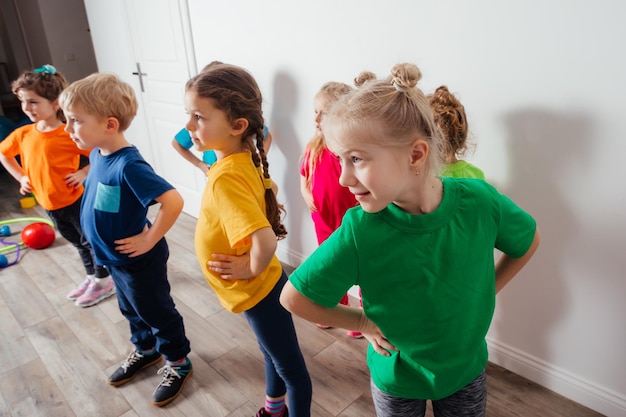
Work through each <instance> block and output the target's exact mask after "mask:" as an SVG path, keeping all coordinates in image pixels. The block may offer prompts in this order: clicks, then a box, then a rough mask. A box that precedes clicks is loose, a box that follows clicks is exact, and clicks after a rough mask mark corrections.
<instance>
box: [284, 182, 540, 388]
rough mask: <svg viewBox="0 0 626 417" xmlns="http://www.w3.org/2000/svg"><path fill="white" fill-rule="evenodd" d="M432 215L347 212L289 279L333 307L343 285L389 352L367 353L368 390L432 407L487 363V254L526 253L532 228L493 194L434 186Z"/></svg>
mask: <svg viewBox="0 0 626 417" xmlns="http://www.w3.org/2000/svg"><path fill="white" fill-rule="evenodd" d="M443 186H444V193H443V199H442V201H441V204H440V205H439V207H438V208H437V209H436V210H435V211H433V212H431V213H427V214H423V215H412V214H409V213H407V212H405V211H403V210H401V209H400V208H398V207H397V206H395V205H393V204H392V205H389V206H388V207H386V208H385V209H384V210H382V211H380V212H378V213H367V212H365V211H363V210H362V208H361V207H355V208H353V209H350V210H349V211H348V212H347V213H346V215H345V217H344V219H343V223H342V225H341V226H340V227H339V228H338V229H337V230H336V231H335V233H333V234H332V235H331V236H330V237H329V238H328V239H327V240H326V241H325V242H324V243H322V245H321V246H320V247H319V248H318V249H317V250H316V251H315V252H314V253H313V254H312V255H311V256H310V257H309V258H308V259H307V260H306V261H305V262H304V263H303V264H302V265H301V266H300V267H298V268H297V269H296V270H295V271H294V272H293V273H292V274H291V275H290V277H289V279H290V281H291V283H292V284H293V286H294V287H295V288H296V289H297V290H298V291H299V292H300V293H302V294H303V295H304V296H305V297H307V298H309V299H311V300H312V301H314V302H316V303H318V304H320V305H323V306H325V307H329V308H332V307H334V306H336V305H337V303H338V302H339V300H340V299H341V297H342V296H343V294H345V293H346V291H347V290H348V289H349V288H350V287H351V286H352V285H359V286H360V287H361V292H362V299H363V309H364V311H365V313H366V315H367V317H368V318H369V319H370V320H372V321H373V322H374V323H375V324H376V325H377V326H378V327H379V328H380V329H381V331H382V332H383V334H384V335H385V336H386V337H387V338H388V339H389V341H390V342H391V343H392V344H393V345H394V346H396V347H397V348H398V349H399V351H398V352H390V353H391V356H390V357H387V356H382V355H379V354H377V353H376V352H375V351H374V350H373V349H372V347H371V345H370V346H369V348H368V355H367V362H368V366H369V369H370V373H371V376H372V379H373V381H374V383H375V384H376V386H377V387H378V388H379V389H380V390H382V391H384V392H386V393H388V394H391V395H394V396H397V397H402V398H420V399H433V400H437V399H441V398H444V397H447V396H449V395H451V394H453V393H455V392H456V391H458V390H459V389H461V388H463V387H464V386H465V385H467V384H468V383H470V382H471V381H472V380H474V379H475V378H476V377H477V376H478V375H479V374H480V373H481V372H482V370H483V369H484V368H485V365H486V363H487V345H486V342H485V336H486V334H487V330H488V329H489V325H490V323H491V319H492V316H493V312H494V308H495V266H494V248H497V249H499V250H501V251H502V252H504V253H506V254H507V255H509V256H512V257H516V258H517V257H521V256H523V255H524V254H525V253H526V252H527V250H528V248H529V247H530V245H531V243H532V241H533V238H534V234H535V228H536V224H535V221H534V219H533V218H532V217H531V216H530V215H528V214H527V213H526V212H524V211H523V210H522V209H520V208H519V207H518V206H517V205H516V204H515V203H513V202H512V201H511V200H510V199H508V198H507V197H506V196H504V195H502V194H500V193H499V192H498V191H497V190H496V189H495V188H494V187H493V186H491V185H489V184H488V183H487V182H485V181H482V180H478V179H456V178H444V179H443Z"/></svg>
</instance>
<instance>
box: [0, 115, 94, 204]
mask: <svg viewBox="0 0 626 417" xmlns="http://www.w3.org/2000/svg"><path fill="white" fill-rule="evenodd" d="M64 129H65V125H61V126H59V127H58V128H56V129H54V130H52V131H50V132H40V131H39V130H37V128H36V127H35V124H28V125H26V126H22V127H19V128H17V129H15V130H14V131H13V132H11V134H10V135H9V136H7V137H6V139H5V140H3V141H2V142H0V153H2V154H3V155H4V156H6V157H7V158H14V157H16V156H18V155H19V156H20V162H21V164H22V170H23V171H24V174H25V175H26V176H27V177H28V178H29V179H30V185H31V187H32V189H33V194H34V195H35V198H36V199H37V202H38V203H39V204H40V205H41V207H43V208H45V209H46V210H58V209H62V208H64V207H67V206H69V205H70V204H72V203H74V202H75V201H76V200H78V198H79V197H80V196H81V195H83V191H84V188H83V186H82V185H81V186H80V187H77V188H74V187H69V186H68V185H67V184H66V183H65V177H66V176H67V175H68V174H71V173H74V172H76V171H77V170H78V165H79V163H80V155H84V156H89V152H90V150H81V149H78V147H77V146H76V144H75V143H74V142H73V141H72V139H71V138H70V135H69V133H67V132H66V131H65V130H64Z"/></svg>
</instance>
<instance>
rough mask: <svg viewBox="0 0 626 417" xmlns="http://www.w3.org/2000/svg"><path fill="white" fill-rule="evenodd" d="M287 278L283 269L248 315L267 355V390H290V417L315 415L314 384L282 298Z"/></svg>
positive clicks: (279, 392) (276, 394) (274, 393)
mask: <svg viewBox="0 0 626 417" xmlns="http://www.w3.org/2000/svg"><path fill="white" fill-rule="evenodd" d="M286 282H287V275H285V272H283V274H282V276H281V277H280V280H279V281H278V282H277V283H276V286H275V287H274V289H273V290H272V291H271V292H270V293H269V294H268V295H267V297H265V298H264V299H263V300H262V301H261V302H260V303H258V304H257V305H256V306H254V307H252V308H251V309H250V310H248V311H245V312H244V315H245V317H246V319H247V320H248V323H250V327H252V330H253V331H254V334H255V335H256V338H257V341H258V343H259V347H260V348H261V352H263V356H264V357H265V383H266V385H267V387H266V394H267V395H268V396H269V397H281V396H283V395H285V394H287V397H288V401H289V416H290V417H309V416H310V415H311V396H312V385H311V378H310V376H309V371H308V370H307V368H306V364H305V362H304V357H303V356H302V352H301V351H300V345H299V344H298V338H297V336H296V329H295V327H294V325H293V320H292V318H291V313H289V312H288V311H287V310H285V308H284V307H283V306H282V305H281V304H280V302H279V301H278V297H279V296H280V292H281V291H282V289H283V287H284V286H285V283H286Z"/></svg>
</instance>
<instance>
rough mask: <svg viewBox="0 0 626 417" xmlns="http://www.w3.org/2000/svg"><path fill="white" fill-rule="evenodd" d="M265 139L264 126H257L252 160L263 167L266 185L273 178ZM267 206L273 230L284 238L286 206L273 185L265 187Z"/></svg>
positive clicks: (266, 210) (278, 236) (277, 235)
mask: <svg viewBox="0 0 626 417" xmlns="http://www.w3.org/2000/svg"><path fill="white" fill-rule="evenodd" d="M264 139H265V138H264V136H263V128H262V127H261V128H257V132H256V152H253V153H252V155H253V156H252V160H253V161H254V165H255V166H257V167H262V172H263V180H264V181H263V184H264V185H265V182H266V181H272V180H271V178H270V171H269V164H268V163H267V157H266V155H265V147H264V144H263V140H264ZM265 207H266V208H265V214H266V216H267V219H268V220H269V221H270V224H271V225H272V230H274V233H275V234H276V238H277V239H278V240H281V239H284V238H285V236H287V229H286V228H285V226H284V225H283V224H282V217H283V216H284V214H285V207H284V206H283V205H282V204H279V203H278V201H277V200H276V194H274V190H272V187H269V188H268V187H265Z"/></svg>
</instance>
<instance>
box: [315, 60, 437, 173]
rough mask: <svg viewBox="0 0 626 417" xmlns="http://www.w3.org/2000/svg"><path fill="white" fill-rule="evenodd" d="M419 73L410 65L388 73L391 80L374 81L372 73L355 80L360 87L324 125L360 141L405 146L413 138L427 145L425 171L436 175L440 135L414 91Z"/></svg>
mask: <svg viewBox="0 0 626 417" xmlns="http://www.w3.org/2000/svg"><path fill="white" fill-rule="evenodd" d="M421 78H422V73H421V72H420V70H419V68H418V67H417V66H415V65H414V64H409V63H403V64H398V65H395V66H394V67H393V68H392V69H391V76H390V77H388V78H386V79H384V80H376V79H375V77H373V74H372V73H369V72H365V73H361V74H360V75H359V76H358V77H357V78H355V83H356V82H357V80H360V81H362V83H361V86H360V87H359V88H357V89H356V90H354V91H353V92H352V93H350V94H347V95H345V96H343V97H342V98H341V99H339V100H338V101H337V103H335V105H333V106H332V107H331V109H330V111H329V114H328V116H327V118H326V119H325V122H324V125H325V126H327V127H330V128H331V129H334V128H339V129H341V130H343V131H346V130H348V131H350V132H351V133H355V135H354V137H359V138H360V140H362V141H371V142H375V143H377V144H381V145H387V146H407V145H410V144H412V143H413V142H414V141H415V139H416V138H420V139H423V140H425V141H426V142H427V143H428V144H429V152H428V159H427V162H426V163H427V165H426V169H427V170H429V171H430V172H431V173H433V174H438V173H439V167H440V166H441V160H440V152H441V151H440V146H441V145H440V144H441V135H440V133H439V129H438V128H437V125H436V124H435V120H434V118H433V114H432V111H431V109H430V105H429V103H428V100H427V98H426V96H425V95H424V93H423V92H422V91H421V90H420V89H419V88H417V83H418V81H419V80H420V79H421Z"/></svg>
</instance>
